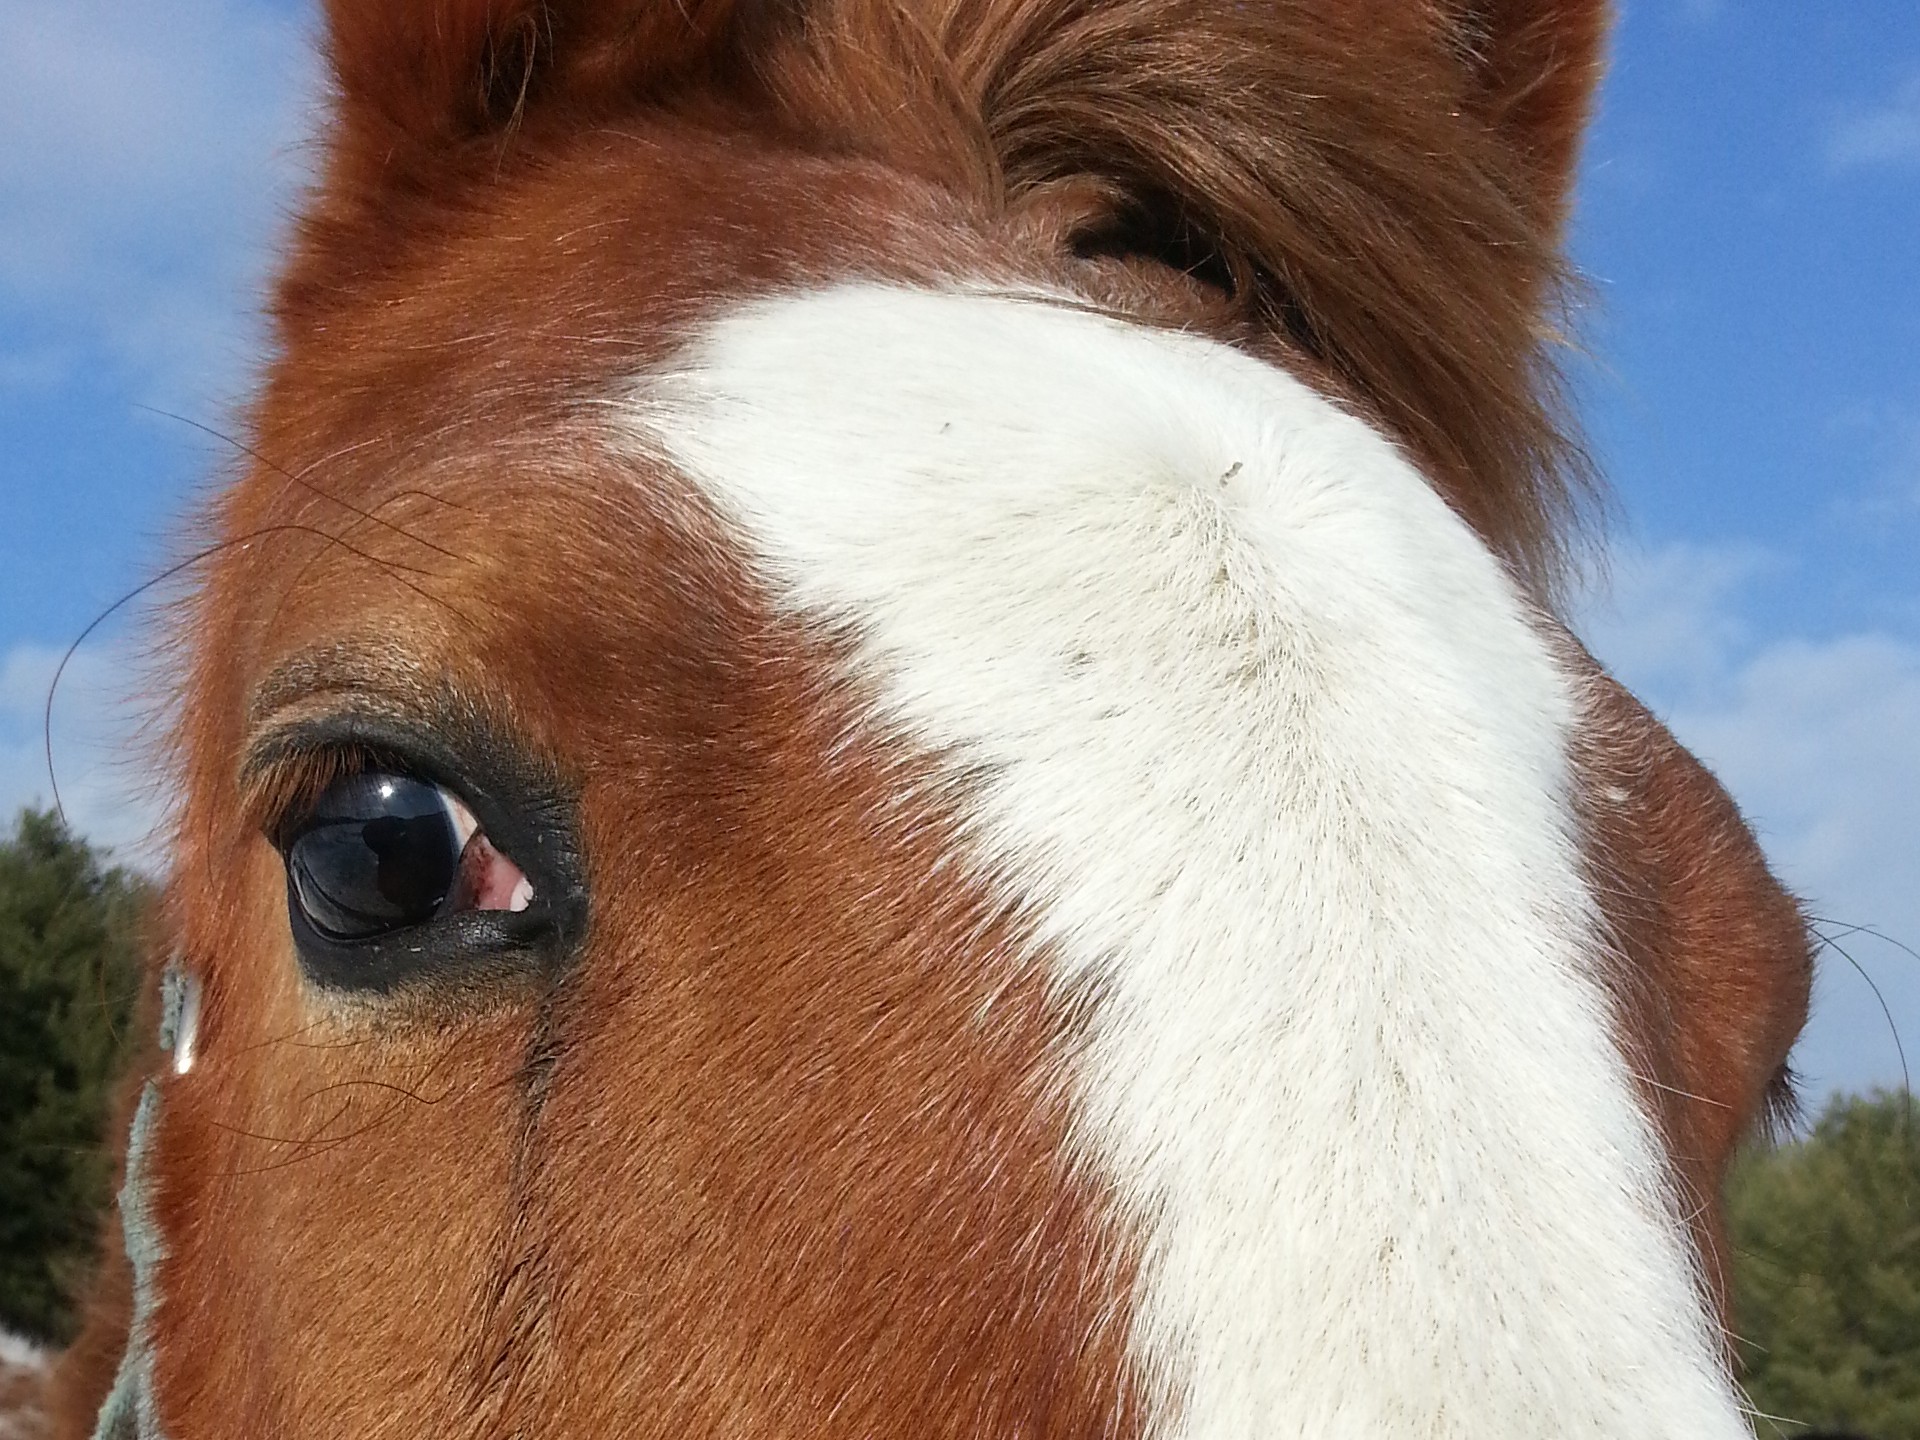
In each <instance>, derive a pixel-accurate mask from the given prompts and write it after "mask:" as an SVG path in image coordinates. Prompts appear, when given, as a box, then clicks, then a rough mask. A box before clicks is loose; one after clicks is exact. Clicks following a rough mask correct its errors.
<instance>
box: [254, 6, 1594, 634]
mask: <svg viewBox="0 0 1920 1440" xmlns="http://www.w3.org/2000/svg"><path fill="white" fill-rule="evenodd" d="M331 9H332V35H333V45H332V54H331V59H332V63H333V68H334V73H335V76H336V78H337V80H338V84H339V89H340V94H341V97H342V98H341V103H340V106H339V108H338V110H337V112H336V120H335V130H334V136H333V143H332V147H331V150H330V168H329V172H328V175H327V179H326V183H325V185H324V186H323V188H322V191H321V194H320V196H319V198H318V200H317V201H316V204H315V206H314V209H313V211H312V212H310V217H309V222H308V235H309V239H310V241H311V240H312V238H313V237H314V236H315V235H316V233H317V232H319V231H326V232H328V233H329V235H330V238H329V239H328V240H326V241H323V242H322V243H320V244H319V245H318V246H315V245H313V244H311V243H310V244H309V246H308V251H309V256H308V258H307V261H306V262H305V263H301V262H296V265H295V267H294V269H293V271H292V272H291V273H290V275H289V282H288V283H289V287H291V288H292V289H294V290H297V291H301V292H305V293H310V291H311V289H312V283H311V282H312V278H313V277H312V273H311V254H312V252H313V251H314V250H315V249H319V250H321V251H324V252H329V256H330V258H329V259H328V260H327V262H325V264H324V266H323V268H324V270H325V271H327V272H328V274H329V275H330V276H332V277H337V267H338V265H339V264H340V263H341V254H342V252H343V251H345V252H347V253H348V254H351V255H352V257H353V261H352V263H353V264H355V265H356V266H357V265H360V264H363V263H364V257H365V255H366V253H367V251H368V249H369V244H368V239H369V220H370V219H372V220H373V223H374V226H375V228H382V227H383V228H386V229H388V230H389V231H396V230H397V231H399V232H406V231H409V230H413V229H416V228H419V227H421V226H422V225H423V224H427V225H430V224H431V221H426V220H423V216H424V215H427V214H430V213H432V212H433V211H435V210H436V209H437V208H439V207H443V206H445V205H446V204H448V203H459V202H460V201H461V200H463V199H470V198H471V197H472V196H473V195H474V194H475V193H478V192H484V191H485V189H486V188H487V187H489V186H491V185H493V184H495V183H498V181H499V180H500V179H501V178H502V177H503V176H508V175H511V174H512V173H514V172H515V170H516V169H517V168H518V167H520V166H522V165H534V166H537V165H538V164H539V163H540V162H541V158H542V156H543V155H544V154H547V153H549V152H550V150H551V149H552V148H554V147H558V146H560V145H564V144H565V143H568V142H569V141H575V140H577V139H578V137H579V136H580V135H581V134H583V133H591V132H593V131H594V130H595V129H596V128H602V129H603V128H605V127H608V126H617V125H618V124H620V123H621V122H622V121H623V120H631V119H632V118H633V117H634V116H635V115H636V114H641V113H647V112H653V113H661V112H665V113H675V114H679V115H681V116H685V117H688V118H691V119H692V120H694V121H695V122H696V123H702V122H704V123H721V122H724V123H725V124H727V125H729V126H733V127H739V126H741V125H743V124H750V125H751V126H752V127H753V128H755V129H757V130H759V131H760V132H761V133H767V132H769V131H771V132H774V133H775V134H776V135H777V136H778V137H779V138H781V139H783V140H784V141H786V142H789V143H792V144H794V145H796V146H799V147H803V148H807V149H811V150H815V151H822V150H824V151H827V152H831V153H847V154H854V155H862V156H867V157H870V158H873V159H876V160H879V161H881V162H883V163H886V164H889V165H892V166H895V167H897V168H901V169H904V170H907V171H910V172H914V173H917V174H920V175H922V176H925V177H926V178H928V179H930V180H933V181H934V182H936V183H938V184H941V185H944V186H947V187H949V188H951V189H953V190H955V191H956V192H958V193H959V194H960V195H961V196H962V197H963V198H964V199H965V200H967V201H969V202H971V203H973V204H975V205H976V207H977V208H978V209H979V210H980V211H981V212H982V213H983V214H985V215H986V216H988V217H997V216H1006V215H1018V214H1020V213H1022V212H1023V211H1027V210H1032V209H1041V210H1048V211H1051V212H1053V214H1054V216H1055V218H1056V220H1057V222H1058V223H1059V224H1060V225H1061V227H1062V228H1063V229H1064V230H1065V232H1066V233H1065V234H1064V236H1063V239H1064V241H1065V243H1066V245H1067V246H1068V247H1069V248H1070V249H1071V250H1072V251H1073V252H1074V253H1077V254H1079V255H1081V256H1083V257H1088V256H1091V257H1102V256H1122V257H1127V256H1132V257H1144V258H1147V259H1153V260H1160V261H1163V262H1166V263H1169V264H1172V265H1173V266H1174V267H1175V268H1176V269H1180V270H1185V271H1187V272H1189V273H1192V274H1195V275H1197V276H1198V277H1200V278H1201V279H1203V280H1205V281H1208V282H1210V284H1211V285H1212V286H1213V288H1215V289H1217V290H1219V291H1222V292H1225V297H1226V306H1225V310H1224V313H1223V314H1221V313H1215V314H1210V315H1208V316H1206V317H1205V318H1204V321H1203V322H1202V323H1204V324H1205V325H1207V326H1209V327H1210V328H1213V329H1214V330H1216V331H1217V332H1223V338H1228V339H1232V340H1235V341H1236V342H1238V343H1241V344H1243V345H1246V346H1248V347H1249V348H1253V349H1256V350H1260V349H1263V348H1268V347H1272V346H1276V345H1284V346H1286V347H1288V348H1290V349H1291V350H1292V351H1293V352H1294V354H1295V356H1296V357H1298V356H1300V355H1301V354H1302V353H1303V352H1304V355H1305V357H1306V358H1307V360H1308V362H1309V363H1310V364H1311V365H1313V366H1314V367H1315V368H1316V369H1317V370H1318V371H1319V372H1320V373H1321V375H1322V377H1323V379H1324V380H1325V382H1326V383H1327V385H1328V387H1329V388H1330V389H1332V390H1333V391H1335V392H1336V393H1338V394H1340V395H1341V396H1342V397H1343V398H1344V399H1345V400H1346V401H1347V402H1348V403H1350V404H1352V405H1354V406H1355V407H1356V408H1358V409H1360V410H1362V411H1363V412H1365V413H1368V414H1369V415H1370V417H1371V418H1374V419H1376V420H1377V421H1379V422H1380V423H1382V424H1383V425H1384V426H1385V427H1386V428H1387V429H1388V430H1389V431H1390V432H1391V433H1394V434H1396V435H1398V436H1399V437H1400V438H1401V439H1402V441H1403V443H1404V444H1406V445H1407V447H1408V448H1409V449H1410V450H1411V451H1412V452H1413V453H1414V454H1415V455H1416V456H1417V457H1418V459H1419V460H1420V461H1421V462H1422V464H1423V466H1424V467H1425V468H1426V470H1427V471H1428V473H1429V475H1430V476H1431V477H1432V478H1433V480H1434V481H1435V482H1436V483H1437V484H1438V485H1439V487H1440V488H1441V490H1442V492H1443V493H1444V494H1445V495H1446V496H1447V497H1448V499H1449V500H1450V502H1451V503H1452V504H1454V506H1455V507H1456V508H1457V509H1459V510H1460V511H1461V512H1462V513H1463V514H1464V515H1465V516H1466V518H1467V519H1468V520H1469V521H1470V522H1471V523H1472V524H1473V525H1474V526H1475V528H1476V529H1477V530H1478V531H1479V532H1480V533H1481V535H1482V536H1483V537H1484V538H1485V539H1486V540H1487V542H1488V543H1489V544H1490V545H1491V546H1492V547H1493V548H1494V549H1495V551H1496V552H1497V553H1499V554H1500V555H1501V557H1502V558H1503V559H1504V560H1505V561H1506V562H1507V564H1508V565H1509V567H1510V568H1511V569H1512V570H1513V571H1514V573H1515V574H1516V575H1517V576H1518V577H1519V578H1520V579H1521V580H1522V582H1523V583H1524V584H1526V585H1527V587H1528V588H1529V589H1530V590H1532V591H1533V592H1534V593H1536V594H1537V595H1542V596H1548V595H1551V594H1552V592H1553V590H1554V585H1555V580H1556V578H1557V576H1558V575H1559V572H1560V570H1561V568H1562V561H1563V559H1564V557H1565V553H1566V548H1567V545H1568V542H1569V539H1570V537H1571V535H1572V534H1574V533H1576V532H1577V529H1578V525H1579V522H1580V521H1581V519H1582V518H1583V517H1584V516H1585V515H1586V514H1587V513H1588V512H1589V510H1590V509H1591V502H1592V500H1593V499H1594V497H1595V486H1594V484H1593V482H1592V480H1591V472H1590V468H1589V467H1588V465H1587V464H1586V462H1585V460H1584V457H1583V454H1582V449H1581V446H1580V443H1579V440H1578V437H1577V434H1576V432H1575V429H1574V426H1573V425H1572V423H1571V421H1570V419H1569V418H1568V412H1567V407H1566V406H1565V404H1564V403H1563V384H1562V379H1561V373H1560V368H1559V363H1558V360H1559V355H1560V353H1561V352H1562V350H1563V349H1564V345H1563V343H1562V338H1561V337H1562V329H1563V326H1562V323H1561V321H1562V317H1563V316H1564V314H1565V310H1566V301H1567V298H1568V296H1569V293H1570V285H1569V271H1568V268H1567V265H1566V263H1565V261H1564V259H1563V256H1562V252H1561V246H1560V236H1561V229H1562V225H1563V220H1564V214H1565V204H1566V200H1565V197H1566V191H1567V186H1568V182H1569V179H1570V171H1571V168H1572V165H1573V161H1574V157H1575V150H1576V146H1577V137H1578V134H1579V131H1580V128H1581V126H1582V124H1583V123H1584V120H1585V118H1586V110H1587V97H1588V95H1589V93H1590V87H1591V83H1592V81H1593V79H1594V75H1595V72H1596V70H1597V67H1598V64H1599V51H1600V44H1601V36H1602V31H1603V29H1604V23H1605V19H1606V7H1605V6H1604V5H1603V4H1599V3H1587V4H1581V5H1565V4H1560V5H1548V4H1543V3H1540V0H1490V3H1482V4H1479V5H1467V4H1464V3H1457V0H1456V3H1451V4H1446V5H1441V4H1436V3H1429V4H1424V5H1409V4H1404V3H1400V4H1379V3H1355V4H1349V5H1332V4H1327V5H1301V4H1297V3H1296V4H1283V3H1278V0H1255V3H1243V0H1118V3H1112V0H794V3H792V4H787V5H762V6H758V7H755V6H749V5H744V4H740V3H736V0H685V3H678V4H665V3H662V0H571V3H559V0H550V3H545V4H531V3H517V4H504V3H498V0H495V3H486V4H482V3H477V0H441V3H440V4H439V5H438V6H434V7H400V6H394V5H391V4H390V3H388V0H334V3H333V5H332V7H331ZM422 12H425V13H422ZM427 27H434V28H433V29H432V33H431V34H430V35H429V34H428V33H427ZM375 248H377V247H375ZM322 288H328V287H326V285H325V284H324V282H323V285H322ZM289 308H293V309H297V308H299V307H298V306H297V305H295V306H291V307H290V306H288V304H287V303H286V300H285V293H284V292H283V304H282V310H283V313H284V312H285V311H286V310H288V309H289Z"/></svg>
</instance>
